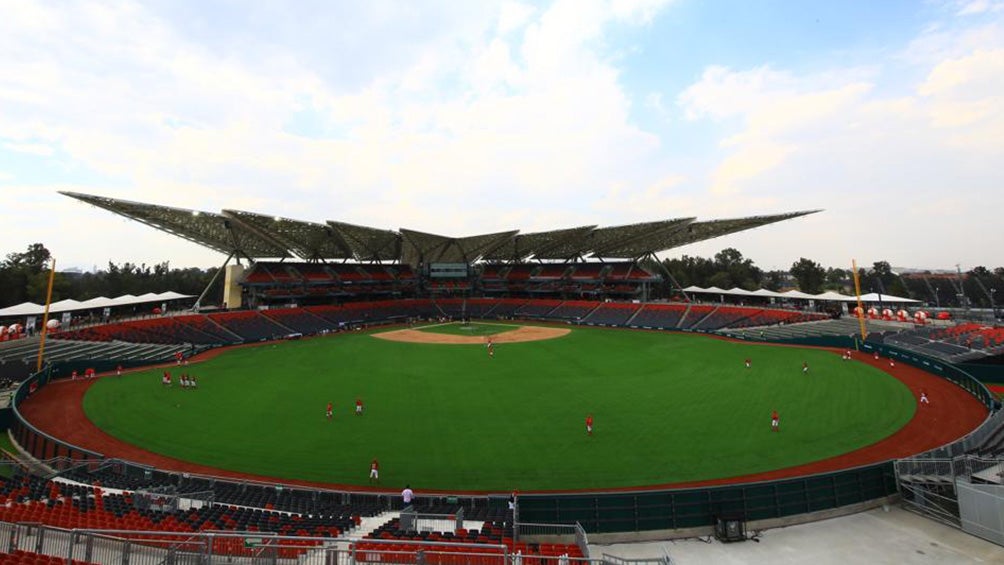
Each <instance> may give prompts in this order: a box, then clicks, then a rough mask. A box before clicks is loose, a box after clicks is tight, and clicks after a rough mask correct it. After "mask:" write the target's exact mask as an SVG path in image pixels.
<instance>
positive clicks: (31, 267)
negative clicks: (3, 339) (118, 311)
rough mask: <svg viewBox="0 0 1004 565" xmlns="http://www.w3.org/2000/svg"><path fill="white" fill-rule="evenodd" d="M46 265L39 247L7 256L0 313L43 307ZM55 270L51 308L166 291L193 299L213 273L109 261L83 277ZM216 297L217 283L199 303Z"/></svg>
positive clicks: (0, 268) (0, 279) (1, 272)
mask: <svg viewBox="0 0 1004 565" xmlns="http://www.w3.org/2000/svg"><path fill="white" fill-rule="evenodd" d="M51 261H52V254H51V253H50V252H49V250H48V249H46V247H45V245H43V244H41V243H33V244H31V245H29V246H28V249H27V250H25V251H24V252H12V253H8V254H7V256H6V258H5V259H4V260H3V262H0V308H5V307H7V306H13V305H15V304H21V303H22V302H34V303H36V304H44V303H45V297H46V292H47V290H48V285H49V271H50V265H51ZM56 268H57V272H56V275H55V278H54V279H53V285H52V301H53V302H57V301H59V300H63V299H67V298H72V299H74V300H80V301H84V300H88V299H91V298H96V297H99V296H105V297H108V298H113V297H116V296H121V295H123V294H134V295H137V296H138V295H140V294H146V293H148V292H158V293H159V292H165V291H169V290H173V291H175V292H180V293H182V294H194V295H196V296H198V295H199V294H201V293H202V291H203V290H205V288H206V286H207V285H208V284H209V282H210V281H211V280H212V278H213V275H214V274H215V272H216V270H215V269H199V268H196V267H189V268H184V269H172V268H171V267H170V264H169V263H168V262H166V261H165V262H163V263H157V264H154V265H147V264H145V263H144V264H139V265H135V264H133V263H128V262H126V263H122V264H116V263H113V262H111V261H109V262H108V267H107V268H106V269H101V270H97V271H95V272H86V273H73V272H59V270H58V269H59V266H58V265H57V266H56ZM222 278H223V277H222V276H221V277H220V279H222ZM222 295H223V293H222V280H218V281H217V282H216V284H214V286H213V289H212V290H211V292H210V294H209V295H207V299H206V300H205V301H204V303H207V304H211V303H213V302H218V301H219V300H220V297H222Z"/></svg>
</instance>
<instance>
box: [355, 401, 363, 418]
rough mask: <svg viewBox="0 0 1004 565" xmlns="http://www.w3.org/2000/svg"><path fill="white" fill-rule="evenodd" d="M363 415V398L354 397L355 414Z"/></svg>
mask: <svg viewBox="0 0 1004 565" xmlns="http://www.w3.org/2000/svg"><path fill="white" fill-rule="evenodd" d="M362 415H363V400H362V399H361V398H357V399H356V416H362Z"/></svg>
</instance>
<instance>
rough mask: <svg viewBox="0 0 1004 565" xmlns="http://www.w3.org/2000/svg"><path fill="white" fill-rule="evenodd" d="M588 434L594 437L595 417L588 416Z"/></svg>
mask: <svg viewBox="0 0 1004 565" xmlns="http://www.w3.org/2000/svg"><path fill="white" fill-rule="evenodd" d="M586 433H587V434H589V435H593V415H592V414H589V415H587V416H586Z"/></svg>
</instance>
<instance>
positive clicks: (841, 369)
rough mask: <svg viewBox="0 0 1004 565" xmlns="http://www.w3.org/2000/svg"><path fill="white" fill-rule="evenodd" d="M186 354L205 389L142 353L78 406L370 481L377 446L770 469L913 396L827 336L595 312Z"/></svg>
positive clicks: (891, 414)
mask: <svg viewBox="0 0 1004 565" xmlns="http://www.w3.org/2000/svg"><path fill="white" fill-rule="evenodd" d="M747 357H749V358H751V359H752V360H753V367H752V368H751V369H745V368H744V367H743V360H744V359H745V358H747ZM803 361H807V362H808V363H809V366H810V373H809V374H808V375H803V374H802V372H801V367H802V362H803ZM187 370H188V371H189V372H190V373H191V374H193V375H196V376H197V377H198V378H199V386H200V389H199V390H197V391H191V390H180V389H179V388H177V386H175V387H172V388H164V387H163V386H162V385H161V384H160V373H161V372H160V371H147V372H143V373H136V374H130V375H127V376H125V377H122V378H104V379H101V380H100V381H99V382H97V383H96V384H95V385H94V386H93V387H92V388H91V389H90V391H89V392H88V394H87V395H86V397H85V400H84V407H85V409H86V411H87V414H88V416H89V417H90V418H91V419H92V420H93V421H94V423H95V424H97V425H98V426H100V427H101V428H103V429H104V430H106V431H107V432H108V433H110V434H112V435H114V436H116V437H118V438H121V439H123V440H125V441H128V442H131V443H134V444H137V445H140V446H143V447H145V448H147V449H150V450H152V451H155V452H158V453H162V454H165V455H169V456H172V457H176V458H179V459H185V460H189V461H194V462H198V463H202V464H206V465H212V466H216V467H220V468H225V469H230V470H237V471H244V472H250V473H255V474H263V475H269V476H275V477H278V478H287V479H304V480H314V481H324V482H332V483H344V484H367V475H368V470H369V461H370V460H371V459H373V458H374V457H376V458H378V459H379V460H380V463H381V478H382V479H383V480H382V484H383V485H384V486H388V487H400V486H402V485H404V484H405V483H410V484H411V485H412V486H413V487H417V488H420V489H433V488H435V489H458V490H460V489H465V490H508V489H512V488H519V489H522V490H539V489H576V488H603V487H627V486H639V485H651V484H659V483H668V482H677V481H686V480H697V479H711V478H719V477H730V476H737V475H742V474H748V473H754V472H760V471H767V470H771V469H777V468H781V467H787V466H791V465H795V464H799V463H806V462H809V461H814V460H819V459H823V458H826V457H830V456H833V455H838V454H841V453H844V452H847V451H851V450H853V449H855V448H858V447H862V446H865V445H868V444H871V443H874V442H875V441H878V440H880V439H882V438H884V437H886V436H888V435H890V434H892V433H893V432H895V431H896V430H897V429H899V428H900V427H902V426H903V425H904V424H905V423H906V422H907V421H909V419H910V418H911V417H912V415H913V412H914V409H915V404H914V399H913V397H912V395H911V394H910V391H909V390H908V389H907V388H906V387H905V386H904V385H903V384H901V383H900V382H899V381H897V380H895V379H893V378H891V377H889V376H888V375H886V374H885V373H883V372H881V371H879V370H876V369H874V368H872V367H869V366H867V365H865V364H863V363H858V362H844V361H841V359H840V356H839V355H835V354H833V353H830V352H826V351H820V350H811V349H798V348H787V347H769V346H760V345H752V344H747V343H740V342H729V341H722V340H718V339H712V338H708V337H705V336H700V335H694V334H679V333H664V332H645V331H627V330H604V329H594V328H575V329H573V331H572V333H570V334H569V335H567V336H565V337H563V338H559V339H551V340H545V341H538V342H529V343H516V344H499V345H497V346H496V355H495V357H494V358H493V359H490V358H488V356H487V355H486V354H485V350H484V346H482V345H469V346H468V345H451V346H442V345H422V344H412V343H400V342H392V341H385V340H379V339H375V338H373V337H372V336H370V335H367V334H365V333H358V334H341V335H335V336H330V337H325V338H315V339H307V340H302V341H291V342H284V343H280V344H275V345H271V344H269V345H263V346H261V347H255V348H242V349H235V350H232V351H229V352H227V353H225V354H224V355H221V356H220V357H217V358H216V359H213V360H211V361H208V362H205V363H200V364H195V365H192V366H190V367H188V369H187ZM172 373H173V374H175V375H176V374H177V371H176V370H172ZM357 396H358V397H361V398H362V399H363V401H364V402H365V404H366V414H365V415H364V416H361V417H357V416H355V415H353V413H352V412H353V405H354V402H355V399H356V397H357ZM329 400H330V401H334V402H335V406H336V412H335V417H334V419H333V420H332V421H328V420H326V419H325V417H324V408H325V405H326V404H327V402H328V401H329ZM772 409H777V410H778V411H779V412H780V415H781V432H780V433H772V432H771V431H770V412H771V410H772ZM588 413H592V414H593V415H594V417H595V434H594V436H593V437H587V436H586V433H585V429H584V419H585V416H586V415H587V414H588Z"/></svg>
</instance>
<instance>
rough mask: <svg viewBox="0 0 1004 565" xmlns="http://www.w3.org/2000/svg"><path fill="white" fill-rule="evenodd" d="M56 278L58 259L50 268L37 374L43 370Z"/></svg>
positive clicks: (53, 260)
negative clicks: (53, 287) (53, 285)
mask: <svg viewBox="0 0 1004 565" xmlns="http://www.w3.org/2000/svg"><path fill="white" fill-rule="evenodd" d="M55 278H56V258H55V257H53V258H52V265H51V266H50V267H49V290H48V291H46V293H45V313H44V314H42V340H41V341H39V342H38V363H37V364H36V366H35V372H38V371H41V370H42V356H43V355H45V334H46V333H48V331H49V305H50V304H52V282H53V281H54V280H55Z"/></svg>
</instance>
